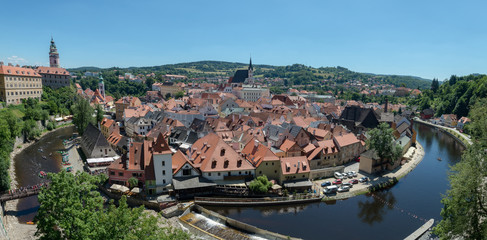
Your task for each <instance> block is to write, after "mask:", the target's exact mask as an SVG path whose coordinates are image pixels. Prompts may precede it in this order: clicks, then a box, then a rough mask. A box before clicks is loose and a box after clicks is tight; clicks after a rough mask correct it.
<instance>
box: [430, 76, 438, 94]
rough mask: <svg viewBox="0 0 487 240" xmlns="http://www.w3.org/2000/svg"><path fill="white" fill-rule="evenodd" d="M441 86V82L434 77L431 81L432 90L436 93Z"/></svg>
mask: <svg viewBox="0 0 487 240" xmlns="http://www.w3.org/2000/svg"><path fill="white" fill-rule="evenodd" d="M439 87H440V84H439V82H438V79H437V78H433V81H432V82H431V90H432V91H433V92H434V93H436V91H438V88H439Z"/></svg>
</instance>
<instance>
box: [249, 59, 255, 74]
mask: <svg viewBox="0 0 487 240" xmlns="http://www.w3.org/2000/svg"><path fill="white" fill-rule="evenodd" d="M249 70H252V71H254V67H253V66H252V57H250V63H249Z"/></svg>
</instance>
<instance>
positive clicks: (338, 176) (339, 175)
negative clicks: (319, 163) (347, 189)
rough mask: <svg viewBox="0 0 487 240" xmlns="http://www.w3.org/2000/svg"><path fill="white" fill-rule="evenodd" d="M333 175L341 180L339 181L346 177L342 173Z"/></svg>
mask: <svg viewBox="0 0 487 240" xmlns="http://www.w3.org/2000/svg"><path fill="white" fill-rule="evenodd" d="M333 175H334V176H335V178H337V179H338V178H339V179H342V178H343V177H344V176H343V175H342V174H341V173H339V172H335V173H334V174H333Z"/></svg>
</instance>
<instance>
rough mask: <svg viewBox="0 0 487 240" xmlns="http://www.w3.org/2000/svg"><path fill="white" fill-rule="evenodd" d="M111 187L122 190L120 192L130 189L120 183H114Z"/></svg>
mask: <svg viewBox="0 0 487 240" xmlns="http://www.w3.org/2000/svg"><path fill="white" fill-rule="evenodd" d="M110 189H111V190H115V191H120V192H127V191H128V190H130V189H129V188H128V187H125V186H122V185H119V184H112V186H110Z"/></svg>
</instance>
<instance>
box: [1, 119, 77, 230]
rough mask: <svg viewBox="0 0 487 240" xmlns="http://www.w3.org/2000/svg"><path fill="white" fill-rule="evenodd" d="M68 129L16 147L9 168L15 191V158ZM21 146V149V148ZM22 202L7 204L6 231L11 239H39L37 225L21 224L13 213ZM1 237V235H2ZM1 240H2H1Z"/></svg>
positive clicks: (54, 131) (55, 130)
mask: <svg viewBox="0 0 487 240" xmlns="http://www.w3.org/2000/svg"><path fill="white" fill-rule="evenodd" d="M66 127H72V125H64V126H62V127H59V128H56V129H54V130H52V131H48V132H43V133H42V134H41V136H39V138H38V139H36V140H33V141H31V142H28V143H23V144H20V145H17V144H16V145H15V146H14V149H13V151H12V152H11V153H10V168H9V176H10V188H11V189H15V188H17V187H21V186H18V182H17V177H16V174H15V156H16V155H17V154H19V153H21V152H22V151H23V150H25V149H26V148H28V147H30V146H31V145H32V144H34V143H36V142H38V141H41V140H42V138H44V137H45V136H47V135H49V134H51V133H56V132H57V131H58V130H61V129H63V128H66ZM19 146H20V147H19ZM19 201H20V200H18V199H17V200H12V201H8V202H6V203H5V216H4V220H5V229H6V230H7V233H8V237H9V239H37V237H35V236H34V234H35V232H36V230H37V229H36V225H28V224H25V223H20V222H19V220H18V218H17V216H14V215H13V214H12V213H15V212H17V211H18V209H17V204H18V203H19ZM0 236H1V235H0ZM0 239H1V238H0ZM5 239H7V238H5Z"/></svg>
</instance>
